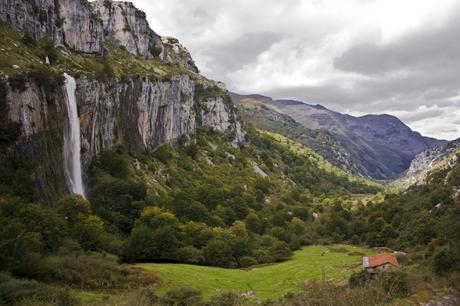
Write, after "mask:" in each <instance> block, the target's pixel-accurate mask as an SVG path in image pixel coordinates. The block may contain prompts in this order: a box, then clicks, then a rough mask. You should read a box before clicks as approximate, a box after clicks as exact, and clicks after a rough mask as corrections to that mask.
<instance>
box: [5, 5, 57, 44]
mask: <svg viewBox="0 0 460 306" xmlns="http://www.w3.org/2000/svg"><path fill="white" fill-rule="evenodd" d="M56 11H57V7H56V6H55V1H54V0H32V1H28V0H1V1H0V20H1V21H3V22H5V23H6V24H8V25H10V26H11V27H13V28H15V29H17V30H18V31H21V32H23V33H27V34H29V35H31V36H33V37H34V38H42V37H44V36H49V37H51V38H53V39H54V40H55V41H56V43H62V42H63V35H62V31H61V29H60V28H59V27H58V26H56V24H59V18H58V15H57V14H56Z"/></svg>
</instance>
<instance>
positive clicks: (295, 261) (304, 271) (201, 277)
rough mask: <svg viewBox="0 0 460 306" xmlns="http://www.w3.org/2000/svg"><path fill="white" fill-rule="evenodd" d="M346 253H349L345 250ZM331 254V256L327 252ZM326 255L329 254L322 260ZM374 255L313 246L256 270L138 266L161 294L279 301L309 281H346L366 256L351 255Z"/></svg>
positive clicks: (357, 249) (348, 248) (360, 250)
mask: <svg viewBox="0 0 460 306" xmlns="http://www.w3.org/2000/svg"><path fill="white" fill-rule="evenodd" d="M345 249H346V250H345ZM327 251H329V252H327ZM339 251H340V252H339ZM323 252H327V253H326V254H324V256H322V255H321V254H322V253H323ZM351 252H355V253H356V252H358V253H364V254H370V253H371V251H370V250H367V249H364V248H360V247H354V246H345V245H334V246H329V247H326V246H310V247H305V248H303V249H302V250H300V251H297V252H295V253H294V256H293V257H292V259H290V260H288V261H286V262H282V263H279V264H273V265H266V266H260V267H254V268H253V269H250V270H235V269H223V268H214V267H203V266H194V265H186V264H138V265H137V266H139V267H141V268H144V269H147V270H149V271H152V272H154V273H155V274H156V275H158V276H159V277H160V278H161V280H162V284H161V285H159V287H158V292H159V293H162V292H165V291H167V290H169V289H172V288H178V287H192V288H197V289H199V290H201V291H202V292H203V296H204V297H205V298H209V297H211V296H213V295H214V294H216V292H218V291H219V290H221V291H240V292H247V291H250V290H252V291H254V292H255V293H256V295H257V297H260V298H276V297H279V296H281V295H283V294H285V293H288V292H293V291H296V290H297V289H298V287H299V284H300V283H301V282H302V281H305V280H320V279H324V280H328V279H334V280H338V281H345V280H346V279H347V277H348V276H349V275H350V274H351V273H352V272H353V271H354V270H356V269H359V268H360V267H361V262H362V256H361V255H359V254H355V255H353V254H350V253H351Z"/></svg>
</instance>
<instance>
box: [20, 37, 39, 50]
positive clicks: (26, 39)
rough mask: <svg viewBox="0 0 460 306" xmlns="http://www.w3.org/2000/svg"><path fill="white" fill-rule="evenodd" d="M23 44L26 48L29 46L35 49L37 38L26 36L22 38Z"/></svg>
mask: <svg viewBox="0 0 460 306" xmlns="http://www.w3.org/2000/svg"><path fill="white" fill-rule="evenodd" d="M21 42H22V43H23V44H24V45H26V46H29V47H35V45H36V44H37V41H36V40H35V38H33V37H32V36H30V35H29V34H25V35H24V36H23V37H22V38H21Z"/></svg>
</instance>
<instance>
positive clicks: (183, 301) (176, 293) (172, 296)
mask: <svg viewBox="0 0 460 306" xmlns="http://www.w3.org/2000/svg"><path fill="white" fill-rule="evenodd" d="M161 302H162V304H163V305H166V306H195V305H200V304H201V303H202V296H201V292H200V291H198V290H196V289H192V288H177V289H172V290H170V291H168V292H166V294H165V296H164V297H163V298H162V299H161Z"/></svg>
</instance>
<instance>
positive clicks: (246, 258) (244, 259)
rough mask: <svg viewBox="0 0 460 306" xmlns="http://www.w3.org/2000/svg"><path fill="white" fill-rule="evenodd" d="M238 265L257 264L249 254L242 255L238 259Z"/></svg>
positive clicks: (248, 265) (249, 265)
mask: <svg viewBox="0 0 460 306" xmlns="http://www.w3.org/2000/svg"><path fill="white" fill-rule="evenodd" d="M239 263H240V267H243V268H246V267H251V266H255V265H257V260H255V259H254V258H253V257H251V256H243V257H241V258H240V260H239Z"/></svg>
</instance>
